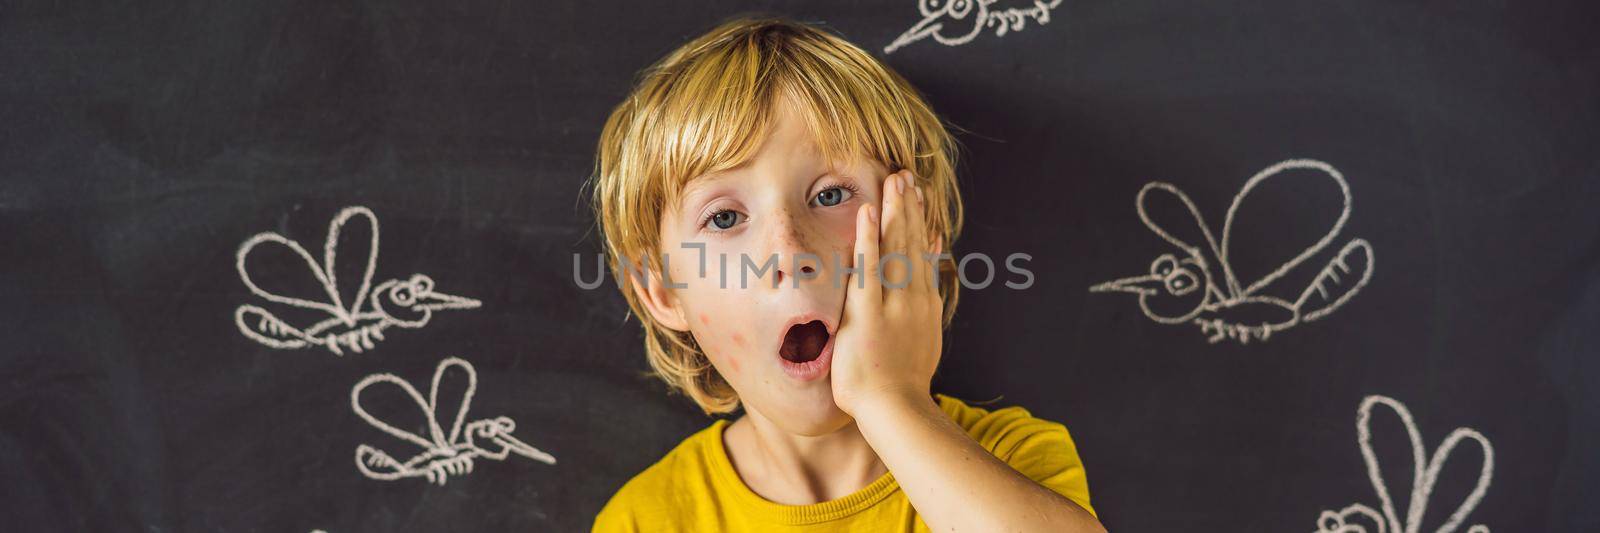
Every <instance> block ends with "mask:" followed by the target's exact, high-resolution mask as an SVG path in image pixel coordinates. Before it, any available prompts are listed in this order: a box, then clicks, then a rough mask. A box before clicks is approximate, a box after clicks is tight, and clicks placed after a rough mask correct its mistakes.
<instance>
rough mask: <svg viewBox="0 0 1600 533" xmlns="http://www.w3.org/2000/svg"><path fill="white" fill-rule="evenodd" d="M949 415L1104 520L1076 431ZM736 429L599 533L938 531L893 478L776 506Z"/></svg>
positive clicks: (1004, 417) (635, 496)
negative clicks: (746, 473)
mask: <svg viewBox="0 0 1600 533" xmlns="http://www.w3.org/2000/svg"><path fill="white" fill-rule="evenodd" d="M934 397H935V398H936V399H937V400H938V402H939V408H940V410H942V411H944V413H945V414H946V415H949V416H950V419H951V420H954V421H955V422H956V424H957V425H959V426H961V427H962V428H964V429H966V431H967V434H968V435H970V436H971V437H972V438H973V440H976V441H977V442H978V443H979V444H981V445H983V447H984V449H986V450H989V453H993V454H994V455H995V457H998V458H999V459H1000V460H1001V461H1004V462H1005V463H1006V464H1009V465H1011V467H1012V468H1015V469H1017V471H1019V472H1021V473H1022V474H1024V475H1026V476H1028V477H1029V478H1030V479H1033V480H1034V481H1037V482H1039V483H1040V484H1042V485H1044V486H1045V487H1048V488H1050V489H1051V490H1054V491H1056V492H1058V493H1060V494H1061V495H1063V496H1066V497H1067V498H1069V499H1071V500H1072V501H1074V502H1077V504H1078V505H1080V506H1082V507H1083V508H1084V509H1086V510H1088V511H1089V512H1090V513H1094V508H1093V507H1090V506H1089V482H1088V479H1087V478H1086V477H1085V475H1084V471H1083V462H1082V461H1080V460H1079V459H1078V449H1077V446H1076V445H1074V444H1073V442H1072V436H1071V435H1069V434H1068V433H1067V428H1066V426H1063V425H1061V424H1058V423H1055V422H1051V421H1048V420H1043V419H1039V418H1034V417H1033V415H1031V414H1029V413H1028V411H1027V410H1026V409H1023V408H1021V407H1007V408H1004V409H998V410H995V411H992V412H991V411H989V410H986V409H983V408H979V407H972V406H969V405H967V404H966V403H965V402H963V401H961V400H958V399H955V398H952V397H949V396H945V395H943V394H935V395H934ZM727 424H728V421H727V420H717V421H716V422H713V423H712V424H711V426H710V427H708V428H706V429H703V430H701V431H700V432H698V433H695V434H694V435H691V436H690V437H689V438H687V439H684V440H683V442H682V443H680V444H678V446H677V447H676V448H673V450H672V451H670V452H667V455H666V456H665V457H662V458H661V460H660V461H658V462H656V464H654V465H652V466H651V467H650V468H647V469H645V471H644V472H641V473H640V474H639V475H637V476H634V478H633V479H632V480H630V481H628V483H627V484H626V485H623V487H622V490H619V491H617V493H616V495H614V496H612V497H611V501H610V502H608V503H606V506H605V508H604V509H601V511H600V515H599V516H597V517H596V518H595V523H594V531H596V532H607V533H609V532H614V531H694V532H712V531H814V532H815V531H918V532H925V531H928V526H927V525H926V524H923V523H922V519H921V518H918V517H917V513H916V510H915V509H913V508H912V507H911V500H910V499H908V498H906V494H905V492H903V491H901V490H900V485H899V484H898V483H896V482H895V479H894V475H893V474H892V473H888V474H884V475H883V476H882V477H880V478H878V479H877V480H876V481H874V482H872V484H870V485H867V486H866V487H865V488H863V489H861V490H858V491H856V492H855V493H853V494H850V495H848V496H845V497H842V498H839V499H836V500H830V501H825V502H821V503H815V504H810V505H784V504H780V503H776V502H772V501H768V500H766V499H764V498H762V497H761V496H760V495H758V494H756V493H755V492H754V491H752V490H750V487H749V486H746V485H745V484H744V481H743V480H741V479H739V474H738V472H737V471H735V470H734V468H733V463H731V462H730V461H729V459H728V453H727V451H726V449H725V448H723V442H722V431H723V428H725V427H727Z"/></svg>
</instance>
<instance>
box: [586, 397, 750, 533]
mask: <svg viewBox="0 0 1600 533" xmlns="http://www.w3.org/2000/svg"><path fill="white" fill-rule="evenodd" d="M717 423H722V421H718V422H717ZM715 429H716V424H712V425H711V426H709V427H706V428H705V429H702V430H700V431H699V432H697V433H695V434H693V435H690V436H689V437H688V438H685V439H683V442H680V443H678V445H677V446H675V447H673V448H672V450H670V451H668V452H667V453H666V455H663V456H662V457H661V459H660V460H658V461H656V462H655V464H652V465H650V467H648V468H645V469H644V471H642V472H640V473H639V474H638V475H635V476H633V479H630V480H628V482H627V483H624V484H623V485H622V488H621V489H618V490H617V492H616V494H613V495H612V496H611V500H610V501H607V502H606V505H605V507H603V508H601V509H600V514H598V515H596V516H595V520H594V528H593V531H595V532H597V533H598V532H607V533H610V532H631V531H657V530H660V528H661V527H662V525H663V524H678V523H686V522H683V521H681V520H679V518H680V517H679V516H678V514H679V513H681V512H683V511H684V510H685V509H688V508H691V507H692V505H691V504H690V503H691V502H680V501H677V500H678V498H679V496H680V495H683V494H704V493H705V491H703V490H702V491H697V490H690V489H691V486H692V485H696V484H698V485H703V486H705V487H700V488H709V484H710V479H708V477H706V476H708V475H709V474H708V470H709V469H708V468H706V465H705V460H704V459H705V454H706V453H708V451H709V450H708V449H707V446H708V444H709V443H708V439H710V438H712V437H713V436H714V434H715V431H714V430H715ZM695 474H699V475H695Z"/></svg>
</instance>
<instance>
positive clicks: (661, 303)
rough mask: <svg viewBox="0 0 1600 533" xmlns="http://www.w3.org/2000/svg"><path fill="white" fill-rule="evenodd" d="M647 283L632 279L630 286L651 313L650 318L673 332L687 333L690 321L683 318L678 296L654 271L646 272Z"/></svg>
mask: <svg viewBox="0 0 1600 533" xmlns="http://www.w3.org/2000/svg"><path fill="white" fill-rule="evenodd" d="M645 276H646V281H645V282H642V283H641V282H640V280H638V279H637V278H633V279H630V280H629V281H630V283H629V285H632V286H633V294H634V296H637V297H638V298H639V301H640V302H644V308H645V310H646V311H649V312H650V318H654V319H655V321H656V322H657V323H660V324H661V325H663V326H666V327H667V328H668V329H671V330H673V331H686V330H688V329H689V321H688V320H685V319H684V318H683V305H682V303H681V302H679V301H678V297H677V295H675V294H673V293H672V289H670V288H668V287H667V285H666V284H665V283H662V282H661V275H660V274H659V273H657V272H656V270H654V269H649V270H647V271H646V274H645Z"/></svg>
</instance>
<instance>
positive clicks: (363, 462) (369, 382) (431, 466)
mask: <svg viewBox="0 0 1600 533" xmlns="http://www.w3.org/2000/svg"><path fill="white" fill-rule="evenodd" d="M451 367H459V368H460V369H461V370H462V371H463V372H464V373H465V377H466V379H467V384H466V389H465V391H464V392H463V393H462V397H461V406H460V407H459V408H457V409H456V415H455V420H454V421H453V422H451V424H450V431H449V432H448V433H447V432H445V430H444V427H443V426H441V425H439V413H438V407H439V383H440V382H441V381H442V380H443V379H444V377H445V373H446V371H448V370H449V369H450V368H451ZM379 383H388V384H391V385H394V386H396V387H399V388H400V390H401V391H403V392H405V393H406V395H407V396H409V397H410V398H411V400H412V401H414V402H416V404H417V407H418V408H420V409H421V410H422V414H423V415H424V416H425V417H426V418H427V420H428V437H429V438H422V437H421V436H419V435H417V434H415V433H412V432H409V431H406V430H403V429H400V428H397V427H394V426H392V425H389V424H388V423H385V422H383V421H382V420H378V418H377V417H374V416H372V414H371V413H368V412H367V410H366V409H364V408H362V407H361V393H362V391H365V390H366V389H367V388H368V387H371V386H373V385H376V384H379ZM477 389H478V372H477V371H476V370H474V369H473V368H472V365H471V364H470V363H467V362H466V361H465V360H463V359H460V358H457V357H450V358H447V359H445V360H443V361H440V362H439V367H438V369H437V370H435V371H434V373H433V387H432V388H431V389H429V391H428V399H427V400H426V401H424V400H423V399H422V394H420V393H418V392H417V389H416V388H415V387H412V386H411V384H410V383H407V382H406V381H405V380H403V379H400V378H398V377H396V376H395V375H393V374H373V375H370V376H367V377H366V378H364V379H362V380H361V381H360V382H359V383H356V386H355V388H353V389H350V408H351V409H353V410H355V412H356V415H358V416H360V417H361V418H362V419H363V420H366V421H367V423H368V424H372V426H373V427H376V428H378V429H380V430H383V432H384V433H388V434H390V435H394V436H395V437H399V438H400V439H401V440H405V441H407V442H411V443H413V444H416V445H418V446H421V447H422V448H423V451H422V453H419V454H417V455H416V456H414V457H412V458H411V459H409V460H406V461H405V462H401V461H399V460H396V459H395V458H394V457H393V456H391V455H389V454H388V453H386V452H384V451H383V450H380V449H378V448H376V447H373V446H369V445H366V444H362V445H360V446H357V447H356V458H355V459H356V469H357V470H360V471H361V474H362V475H364V476H367V477H369V478H372V479H377V480H382V481H393V480H396V479H400V478H406V477H420V478H423V479H426V480H428V482H430V483H438V484H440V485H443V484H444V482H445V480H446V478H448V477H449V476H452V475H456V476H459V475H462V474H466V473H470V472H472V467H473V462H474V461H476V460H478V459H492V460H495V461H504V460H505V459H506V458H507V457H510V456H511V454H513V453H515V454H517V455H521V456H523V457H527V458H529V459H533V460H535V461H540V462H543V463H546V464H555V462H556V458H555V457H554V456H551V455H550V454H548V453H545V452H542V451H540V450H539V449H538V448H534V447H533V446H529V445H528V444H527V443H525V442H522V440H520V439H518V438H516V437H514V436H512V435H511V432H512V431H515V430H516V429H517V424H516V422H515V421H512V420H511V419H510V418H508V417H504V416H500V417H495V418H485V419H482V420H476V421H473V422H466V423H465V424H463V423H464V422H465V421H466V418H467V410H468V409H469V408H471V407H472V395H473V394H474V393H475V392H477Z"/></svg>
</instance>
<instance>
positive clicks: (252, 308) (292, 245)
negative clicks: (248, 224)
mask: <svg viewBox="0 0 1600 533" xmlns="http://www.w3.org/2000/svg"><path fill="white" fill-rule="evenodd" d="M354 224H365V225H366V227H367V228H368V229H369V230H370V231H369V233H371V235H372V237H371V241H370V243H369V245H368V246H367V249H366V250H365V252H366V255H365V257H363V258H362V259H364V260H365V261H366V263H365V267H364V270H363V271H362V272H361V277H360V279H359V280H357V282H358V283H359V285H357V287H358V288H357V289H356V291H355V292H354V294H353V298H350V300H349V301H348V302H347V301H345V300H344V298H345V295H344V294H343V293H342V292H341V287H340V280H339V279H338V275H337V273H336V272H337V271H336V270H335V267H336V266H337V261H338V259H339V250H340V248H341V247H343V246H348V247H359V245H360V244H362V243H359V242H349V243H343V244H341V241H340V232H341V231H343V230H345V229H346V227H347V226H348V227H351V228H353V227H354V226H353V225H354ZM358 240H359V239H358ZM268 249H279V250H278V251H279V252H281V251H282V250H288V251H289V252H291V253H292V254H294V256H296V257H298V259H299V260H300V261H303V262H304V263H305V266H306V267H307V268H308V269H309V270H310V273H311V276H312V278H313V281H314V282H315V285H317V286H319V287H320V288H321V290H322V292H323V294H321V295H318V296H316V297H314V298H312V299H305V298H296V297H292V296H285V295H281V294H277V293H274V292H272V291H268V290H266V289H263V288H261V286H260V285H258V284H257V283H256V282H255V280H254V279H252V277H251V275H250V269H249V259H250V257H251V254H252V253H261V252H263V251H264V250H268ZM359 252H360V251H359V250H352V251H347V253H346V254H345V256H346V257H345V258H346V259H349V255H350V253H359ZM236 255H237V257H236V263H235V267H236V268H237V269H238V270H239V278H240V279H241V280H243V281H244V284H245V286H246V287H248V288H249V289H250V292H251V293H253V294H255V295H256V296H259V297H261V298H263V299H265V300H267V301H268V302H272V303H275V304H280V305H284V306H289V307H292V308H300V309H309V310H313V311H320V312H324V313H327V315H328V317H327V318H325V319H322V320H321V321H318V322H316V323H314V324H311V325H310V326H307V327H297V326H294V325H291V324H290V323H289V321H287V320H284V319H281V318H279V317H278V316H276V315H274V314H273V313H272V312H271V311H268V310H267V309H265V308H263V307H261V306H257V305H252V304H245V305H241V306H239V308H238V309H236V310H235V311H234V323H235V324H236V325H238V327H239V332H240V333H243V334H244V336H245V337H248V338H250V339H251V340H254V341H256V342H259V343H261V344H263V345H266V346H269V347H272V348H279V349H298V348H305V347H308V346H322V347H324V348H327V349H328V351H331V352H333V353H334V354H335V355H344V352H345V350H347V349H348V350H350V351H352V352H356V353H361V352H363V351H366V350H370V349H372V348H374V347H375V346H376V344H375V342H376V341H381V340H383V339H384V331H385V330H387V329H389V328H391V327H400V328H405V329H416V328H420V327H422V326H425V325H427V324H428V321H429V320H431V319H432V318H433V313H434V312H435V311H443V310H447V309H473V308H476V307H479V306H481V305H482V302H479V301H478V300H474V299H471V298H463V297H460V296H453V295H450V294H445V293H442V292H439V291H437V290H434V281H433V278H430V277H428V276H427V275H425V274H413V275H412V276H411V277H409V278H406V279H392V280H389V281H385V282H383V283H379V284H378V285H377V286H375V287H374V286H373V285H372V275H373V272H374V270H375V268H376V267H377V265H378V217H377V216H376V215H374V214H373V213H372V210H371V209H367V208H366V207H361V206H354V207H347V208H345V209H344V210H342V211H340V212H339V214H338V215H337V216H335V217H334V218H333V222H331V223H330V224H329V225H328V237H327V241H326V242H325V243H324V244H323V248H322V262H321V263H318V262H317V260H316V259H315V258H313V257H312V256H311V253H310V252H307V251H306V249H305V247H303V246H301V245H300V243H298V242H295V241H293V240H290V239H289V238H287V237H284V236H283V235H279V234H277V233H273V232H264V233H259V234H256V235H255V236H252V237H250V238H249V239H248V240H246V241H245V242H244V244H242V245H240V246H239V251H238V253H237V254H236ZM349 281H350V280H345V283H349Z"/></svg>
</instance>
